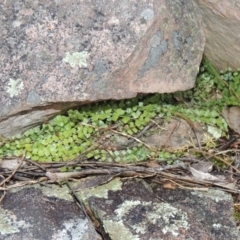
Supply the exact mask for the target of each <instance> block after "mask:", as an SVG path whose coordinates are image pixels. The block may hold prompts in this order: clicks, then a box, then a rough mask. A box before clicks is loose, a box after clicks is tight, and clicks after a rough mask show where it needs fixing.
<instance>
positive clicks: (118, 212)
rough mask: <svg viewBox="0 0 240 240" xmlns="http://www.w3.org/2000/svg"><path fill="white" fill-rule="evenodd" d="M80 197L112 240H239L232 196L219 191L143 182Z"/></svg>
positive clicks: (127, 182)
mask: <svg viewBox="0 0 240 240" xmlns="http://www.w3.org/2000/svg"><path fill="white" fill-rule="evenodd" d="M76 185H77V184H76V183H75V184H74V186H76ZM78 194H79V196H81V197H82V198H83V199H84V200H85V203H86V205H87V206H89V207H90V209H91V210H92V212H93V213H94V214H95V217H96V218H97V219H99V221H100V222H101V223H102V225H103V227H104V229H105V231H106V232H107V233H108V234H109V236H110V239H111V240H125V239H128V240H149V239H151V240H159V239H162V240H185V239H186V240H187V239H194V240H210V239H211V240H226V239H231V240H238V239H239V232H238V229H237V227H236V224H235V222H234V218H233V200H232V196H231V195H230V194H228V193H225V192H223V191H220V190H214V189H210V190H209V191H194V190H186V189H174V190H170V189H164V188H163V187H162V186H161V185H159V184H154V185H151V184H147V183H146V181H144V180H142V179H132V180H129V179H128V180H119V179H115V180H113V181H111V182H110V183H107V184H105V185H102V186H98V187H97V188H94V189H82V190H81V192H79V193H78Z"/></svg>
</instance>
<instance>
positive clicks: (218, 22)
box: [195, 0, 240, 70]
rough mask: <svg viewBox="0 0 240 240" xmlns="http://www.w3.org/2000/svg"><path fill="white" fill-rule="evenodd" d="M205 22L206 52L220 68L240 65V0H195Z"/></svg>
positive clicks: (235, 67) (234, 67)
mask: <svg viewBox="0 0 240 240" xmlns="http://www.w3.org/2000/svg"><path fill="white" fill-rule="evenodd" d="M195 2H196V3H197V4H198V6H199V10H200V13H201V15H202V19H203V22H204V28H205V37H206V45H205V49H204V54H205V55H206V56H207V57H208V58H209V59H210V60H211V62H212V63H213V64H214V65H215V66H216V67H217V68H219V69H220V70H225V69H226V68H227V67H231V68H233V69H237V68H239V67H240V58H239V56H240V44H239V43H240V35H239V32H240V2H239V0H232V1H229V0H219V1H216V0H195Z"/></svg>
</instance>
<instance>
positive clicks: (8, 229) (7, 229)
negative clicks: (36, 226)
mask: <svg viewBox="0 0 240 240" xmlns="http://www.w3.org/2000/svg"><path fill="white" fill-rule="evenodd" d="M29 226H30V225H29V224H27V223H26V222H25V221H22V220H21V221H17V220H16V216H14V215H12V214H10V212H8V211H6V210H4V209H2V208H0V229H1V234H2V235H7V234H11V233H17V232H20V231H21V229H23V228H27V227H29Z"/></svg>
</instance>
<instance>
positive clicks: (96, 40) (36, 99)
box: [0, 0, 205, 136]
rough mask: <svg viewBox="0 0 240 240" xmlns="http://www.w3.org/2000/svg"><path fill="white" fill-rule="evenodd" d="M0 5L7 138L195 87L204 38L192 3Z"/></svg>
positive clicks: (0, 116) (1, 111)
mask: <svg viewBox="0 0 240 240" xmlns="http://www.w3.org/2000/svg"><path fill="white" fill-rule="evenodd" d="M0 6H1V8H0V9H1V10H0V11H1V14H0V31H1V36H0V40H1V45H0V55H1V62H0V78H1V84H0V101H1V106H0V134H2V135H4V136H12V135H15V134H17V133H22V132H23V131H25V130H26V129H27V128H30V127H31V126H32V125H34V124H39V122H43V121H44V120H48V119H49V118H50V117H51V116H53V115H56V114H57V113H59V112H61V111H65V110H67V109H69V108H72V107H73V106H76V105H80V104H83V103H88V102H92V101H99V100H103V99H123V98H131V97H134V96H136V95H137V93H152V92H160V93H163V92H174V91H179V90H181V91H182V90H186V89H189V88H192V87H193V86H194V82H195V77H196V74H197V72H198V68H199V65H200V61H201V58H202V53H203V48H204V43H205V39H204V34H203V27H202V22H201V16H200V14H199V10H198V8H197V6H196V4H195V3H193V2H192V1H187V2H186V1H183V0H177V1H174V2H172V1H158V0H151V1H145V0H140V1H129V0H126V1H109V0H108V1H97V2H96V1H81V0H78V1H73V0H70V1H69V0H62V1H47V0H44V1H41V2H39V1H29V0H27V1H22V2H19V1H4V2H3V3H1V4H0ZM45 111H46V112H45ZM7 123H9V125H7ZM10 124H11V125H10Z"/></svg>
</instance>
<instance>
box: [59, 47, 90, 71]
mask: <svg viewBox="0 0 240 240" xmlns="http://www.w3.org/2000/svg"><path fill="white" fill-rule="evenodd" d="M87 57H88V52H86V51H82V52H75V53H72V54H70V53H69V52H67V53H66V56H65V58H64V59H63V61H64V62H67V63H69V64H70V66H71V67H72V68H74V67H77V66H78V67H80V68H81V67H87V65H88V64H87Z"/></svg>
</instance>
